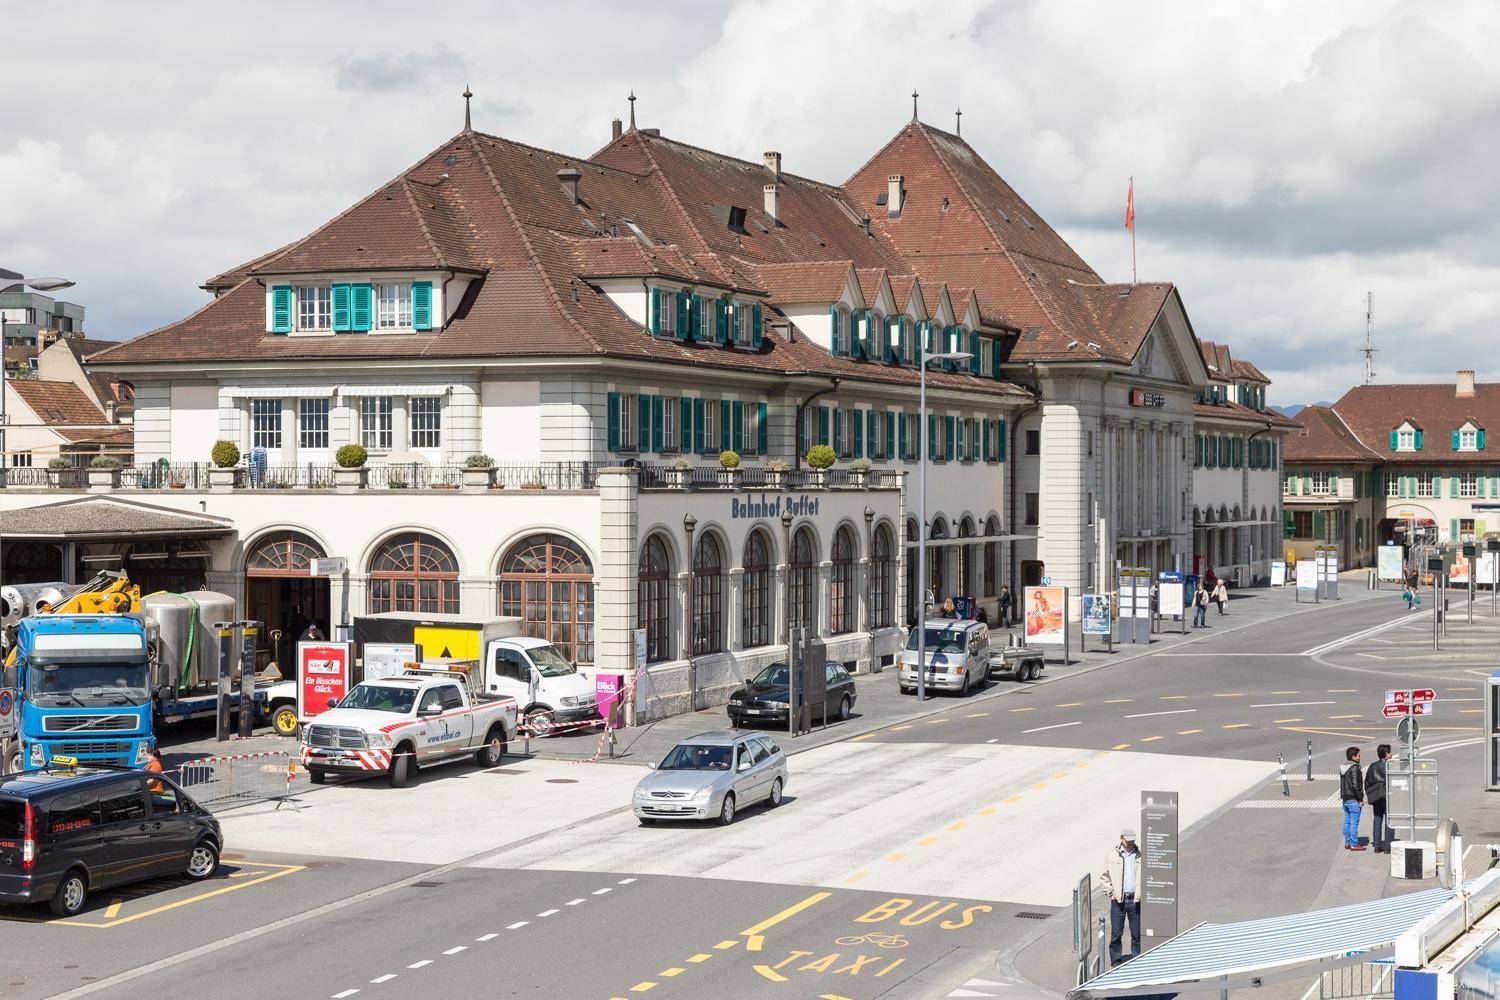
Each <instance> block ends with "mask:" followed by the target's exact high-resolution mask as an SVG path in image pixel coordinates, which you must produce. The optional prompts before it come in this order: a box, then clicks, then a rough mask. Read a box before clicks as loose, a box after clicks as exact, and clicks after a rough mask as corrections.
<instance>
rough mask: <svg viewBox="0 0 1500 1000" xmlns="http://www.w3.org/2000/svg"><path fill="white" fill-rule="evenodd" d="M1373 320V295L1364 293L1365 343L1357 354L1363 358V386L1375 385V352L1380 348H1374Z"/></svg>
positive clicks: (1372, 293)
mask: <svg viewBox="0 0 1500 1000" xmlns="http://www.w3.org/2000/svg"><path fill="white" fill-rule="evenodd" d="M1374 320H1375V293H1374V292H1365V343H1364V346H1363V347H1361V348H1360V349H1359V353H1361V354H1363V355H1364V356H1365V385H1374V384H1375V352H1376V351H1378V350H1380V348H1378V347H1376V346H1375V339H1374V336H1373V333H1372V331H1373V327H1374Z"/></svg>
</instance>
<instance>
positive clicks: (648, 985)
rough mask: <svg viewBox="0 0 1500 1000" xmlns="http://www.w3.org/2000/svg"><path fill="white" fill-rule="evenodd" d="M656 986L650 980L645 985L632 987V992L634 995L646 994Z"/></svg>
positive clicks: (639, 984) (640, 984) (637, 984)
mask: <svg viewBox="0 0 1500 1000" xmlns="http://www.w3.org/2000/svg"><path fill="white" fill-rule="evenodd" d="M655 986H656V984H655V983H653V982H652V981H651V980H649V979H648V980H646V981H645V982H644V983H636V984H635V985H634V986H632V987H630V992H632V993H644V992H646V991H647V990H649V989H652V988H653V987H655Z"/></svg>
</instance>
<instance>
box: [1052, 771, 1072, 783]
mask: <svg viewBox="0 0 1500 1000" xmlns="http://www.w3.org/2000/svg"><path fill="white" fill-rule="evenodd" d="M1067 776H1068V772H1067V771H1059V772H1057V773H1056V774H1054V775H1053V776H1052V780H1053V781H1061V780H1062V779H1064V778H1066V777H1067Z"/></svg>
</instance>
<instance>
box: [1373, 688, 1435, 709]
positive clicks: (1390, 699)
mask: <svg viewBox="0 0 1500 1000" xmlns="http://www.w3.org/2000/svg"><path fill="white" fill-rule="evenodd" d="M1408 698H1410V699H1411V700H1412V701H1413V702H1415V703H1416V704H1418V705H1420V704H1423V703H1424V702H1431V701H1437V692H1436V691H1434V690H1433V689H1432V688H1418V689H1417V690H1415V691H1387V692H1386V693H1385V703H1386V704H1387V705H1405V704H1406V700H1407V699H1408Z"/></svg>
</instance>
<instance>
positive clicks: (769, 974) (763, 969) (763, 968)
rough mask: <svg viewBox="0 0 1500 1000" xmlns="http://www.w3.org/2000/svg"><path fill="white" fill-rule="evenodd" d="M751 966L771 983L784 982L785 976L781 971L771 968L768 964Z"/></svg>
mask: <svg viewBox="0 0 1500 1000" xmlns="http://www.w3.org/2000/svg"><path fill="white" fill-rule="evenodd" d="M751 968H753V969H754V970H755V971H756V972H758V973H760V974H761V975H762V976H765V977H766V978H767V979H769V980H770V981H771V982H773V983H784V982H786V976H783V975H782V974H781V973H779V972H777V971H776V970H775V969H773V968H771V967H770V966H769V965H754V966H751Z"/></svg>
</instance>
